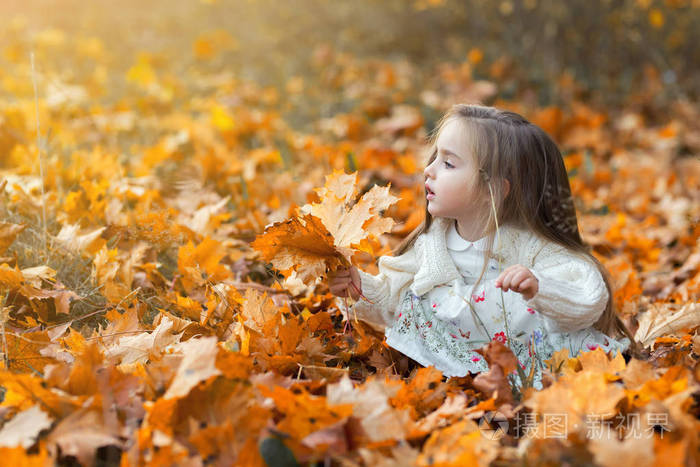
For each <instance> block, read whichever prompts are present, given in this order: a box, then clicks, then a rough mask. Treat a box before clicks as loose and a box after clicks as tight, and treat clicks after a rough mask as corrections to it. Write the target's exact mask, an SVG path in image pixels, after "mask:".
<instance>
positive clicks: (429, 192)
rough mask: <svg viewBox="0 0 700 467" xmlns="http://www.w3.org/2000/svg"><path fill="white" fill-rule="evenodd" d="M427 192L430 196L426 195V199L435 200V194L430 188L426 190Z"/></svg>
mask: <svg viewBox="0 0 700 467" xmlns="http://www.w3.org/2000/svg"><path fill="white" fill-rule="evenodd" d="M426 190H427V192H428V194H427V195H426V199H433V198H435V193H433V192H432V191H430V188H426Z"/></svg>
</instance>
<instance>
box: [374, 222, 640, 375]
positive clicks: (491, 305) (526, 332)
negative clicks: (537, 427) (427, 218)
mask: <svg viewBox="0 0 700 467" xmlns="http://www.w3.org/2000/svg"><path fill="white" fill-rule="evenodd" d="M455 234H456V230H455V229H452V231H450V232H448V234H447V245H448V251H449V252H450V255H451V256H452V257H453V259H454V260H455V265H456V266H458V269H459V270H460V273H462V276H463V277H462V278H459V279H455V280H454V281H452V282H451V283H448V284H442V285H440V286H437V287H434V288H433V289H432V290H430V291H428V292H426V293H425V294H423V295H422V296H418V295H416V294H415V293H414V291H413V290H412V289H409V290H408V291H407V293H406V294H405V295H404V296H403V299H402V301H401V303H400V306H399V309H398V314H397V315H396V316H397V319H396V321H395V322H394V323H393V324H392V325H391V326H388V327H387V328H386V338H387V344H388V345H390V346H391V347H393V348H395V349H397V350H399V351H400V352H402V353H404V354H405V355H408V356H409V357H411V358H413V359H414V360H416V361H417V362H418V363H420V364H422V365H424V366H429V365H433V366H435V367H436V368H437V369H439V370H441V371H442V372H443V374H445V375H446V376H465V375H466V374H467V373H469V372H471V373H480V372H483V371H488V364H487V363H486V361H485V360H484V358H483V357H482V356H481V355H480V354H478V353H477V352H475V351H474V349H478V348H480V347H482V346H483V345H485V344H487V343H488V342H489V341H491V340H499V341H501V342H502V343H503V344H505V345H507V346H509V347H510V348H511V350H512V351H513V353H514V354H515V356H516V357H517V359H518V361H519V363H520V367H521V369H522V370H523V371H524V374H525V375H529V374H530V372H531V370H532V371H533V376H534V379H533V383H534V387H535V388H537V389H541V388H542V383H541V377H542V373H541V370H542V368H544V367H546V363H545V362H544V361H545V360H547V359H550V358H551V357H552V356H553V354H554V352H556V351H559V350H561V349H564V348H567V349H569V356H570V357H574V356H576V355H578V353H579V352H581V351H587V350H594V349H596V348H597V347H600V348H602V349H603V351H605V352H609V351H611V350H614V351H620V352H622V351H623V350H625V349H626V348H627V347H628V346H629V340H628V339H627V338H625V339H623V340H621V341H617V340H615V339H613V338H611V337H609V336H607V335H605V334H604V333H602V332H600V331H598V330H596V329H594V328H592V327H590V328H586V329H582V330H578V331H573V332H558V331H556V329H557V327H556V323H553V322H552V321H551V320H550V319H549V318H547V317H545V316H543V315H541V314H539V313H538V311H537V310H535V309H533V308H531V307H529V306H528V305H527V304H526V303H525V300H524V299H523V298H522V295H521V294H519V293H517V292H513V291H508V292H503V291H502V290H501V289H500V288H497V287H496V286H495V285H494V284H495V281H496V278H497V277H498V276H499V275H500V272H501V269H503V268H499V265H498V263H497V262H495V260H493V259H492V260H490V261H491V262H490V263H489V264H488V267H487V270H486V272H485V273H484V277H483V278H482V280H481V283H480V284H479V286H478V287H477V288H476V289H475V291H474V293H471V291H472V287H473V285H474V284H475V283H476V279H477V278H478V275H476V274H477V273H478V272H479V271H480V270H481V264H482V262H483V250H481V249H480V247H483V240H484V239H481V240H480V241H477V242H468V241H467V240H464V239H462V238H461V237H460V236H459V235H458V234H457V235H455ZM477 264H478V265H479V267H478V269H477V268H475V267H474V266H476V265H477ZM614 353H615V352H613V354H614ZM533 367H534V370H533ZM513 378H514V382H515V384H516V385H518V386H521V385H522V384H523V382H522V381H521V378H520V376H519V375H518V372H516V373H515V374H514V375H513Z"/></svg>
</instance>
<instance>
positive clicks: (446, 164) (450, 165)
mask: <svg viewBox="0 0 700 467" xmlns="http://www.w3.org/2000/svg"><path fill="white" fill-rule="evenodd" d="M445 167H447V168H448V169H451V168H453V167H454V165H452V164H450V163H449V162H447V161H445Z"/></svg>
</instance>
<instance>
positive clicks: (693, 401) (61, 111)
mask: <svg viewBox="0 0 700 467" xmlns="http://www.w3.org/2000/svg"><path fill="white" fill-rule="evenodd" d="M10 27H11V29H12V34H9V35H8V36H7V37H6V39H7V38H11V39H12V40H8V41H6V42H5V43H4V44H3V50H2V54H3V55H2V59H1V60H2V64H3V65H2V67H1V68H0V88H1V90H0V92H1V93H2V96H3V98H2V99H1V100H0V299H1V300H2V301H1V302H0V326H1V329H0V331H1V333H0V334H1V335H0V338H1V339H2V342H1V346H2V349H1V350H2V355H3V360H2V369H1V370H0V388H1V389H0V394H1V398H2V402H0V419H1V423H2V425H1V427H0V455H1V456H2V459H3V462H4V463H5V464H6V465H55V464H59V465H76V464H81V465H86V466H87V465H153V466H161V465H192V466H198V465H259V466H263V465H266V463H267V465H294V464H295V463H301V464H314V463H325V465H345V466H354V465H368V464H371V465H377V466H395V465H470V464H481V465H489V464H492V465H504V464H518V463H528V464H540V463H542V464H552V465H554V464H560V463H565V462H566V463H576V464H580V463H595V464H598V465H617V464H619V462H620V459H621V458H624V459H630V460H629V462H630V463H634V464H635V465H638V466H640V467H641V466H646V465H653V464H655V463H661V462H663V463H664V464H668V465H697V464H698V462H699V461H700V456H699V455H698V452H699V450H700V435H699V433H700V419H699V417H700V384H699V383H700V362H699V361H698V360H699V358H700V335H699V334H698V326H699V325H700V306H698V301H699V298H700V248H699V243H698V238H699V237H700V225H699V224H698V219H699V217H700V201H699V200H700V161H699V160H698V154H700V111H699V110H698V106H697V103H693V102H689V101H686V100H682V99H679V100H675V101H672V102H668V103H667V105H665V107H664V108H665V111H664V114H663V115H662V116H658V115H657V116H654V115H650V114H649V109H650V108H651V107H650V105H651V104H650V103H651V102H653V98H654V95H655V94H656V93H657V92H658V90H659V88H660V87H662V86H663V84H662V82H661V78H660V76H659V73H658V72H657V71H656V70H654V69H653V68H649V69H648V70H647V72H646V80H645V81H644V82H640V83H638V86H637V87H636V88H635V89H636V92H635V94H634V95H632V96H630V98H629V99H628V105H626V106H625V107H623V108H617V109H599V108H592V107H591V106H589V105H588V104H587V103H586V101H585V99H583V98H581V97H580V93H579V92H578V84H577V83H576V82H575V81H574V80H573V78H572V77H571V76H569V75H563V76H561V77H559V78H558V80H557V83H556V86H557V87H558V89H560V92H561V94H562V95H563V96H566V98H565V99H563V100H562V102H561V104H560V105H557V106H546V107H542V106H539V105H538V104H537V99H535V98H534V96H533V95H532V94H528V93H523V94H520V95H518V96H517V98H512V99H504V98H503V97H502V96H501V93H500V91H501V89H502V88H503V86H504V82H505V81H506V80H507V76H508V74H509V71H508V68H507V67H508V65H507V63H508V62H507V61H504V60H500V59H495V60H493V61H492V62H491V63H486V61H485V59H484V58H483V57H482V55H481V54H480V52H479V51H478V50H477V49H475V50H473V51H472V53H470V54H469V55H468V56H467V57H466V58H465V60H464V61H461V62H454V61H450V62H444V63H440V64H438V65H436V66H435V67H434V68H431V69H421V68H419V67H416V66H414V65H413V64H411V63H410V62H407V61H400V62H390V61H383V60H379V59H365V58H362V57H357V56H353V55H349V54H346V53H341V52H339V51H337V50H335V49H334V48H333V47H332V46H330V45H327V44H326V45H319V46H318V47H317V48H316V49H314V50H309V51H308V63H309V70H308V73H309V76H310V77H311V78H309V77H305V76H293V77H290V78H289V80H288V81H287V83H286V85H285V86H284V88H282V89H278V88H274V87H271V86H265V85H262V84H259V83H257V82H255V81H253V80H246V79H244V78H242V77H240V76H238V75H236V74H234V73H229V72H226V71H225V69H224V70H223V71H222V69H217V68H212V67H207V63H209V62H210V61H212V60H215V59H216V57H217V54H219V53H222V51H224V50H227V48H235V47H237V46H236V41H235V38H234V37H233V36H232V35H231V34H229V33H226V32H221V31H214V32H207V33H203V34H202V35H201V36H200V37H199V38H198V39H197V40H196V41H194V42H193V44H192V49H191V50H188V51H186V53H181V54H177V53H172V54H169V55H166V54H162V55H157V54H149V53H146V52H142V53H138V54H133V56H129V60H130V64H129V66H128V67H126V69H125V70H124V71H123V72H117V71H116V70H118V69H119V68H118V67H117V66H116V65H115V63H116V61H117V60H116V58H115V55H113V54H112V53H111V51H110V50H109V49H107V48H105V46H104V44H103V42H102V41H101V39H100V36H99V31H96V32H94V35H88V36H86V35H84V34H82V33H80V32H71V31H68V30H62V29H57V28H54V29H45V30H41V31H38V32H36V33H33V34H29V30H30V25H27V24H26V23H23V22H22V21H21V20H17V21H13V22H12V23H11V25H10ZM170 33H171V34H175V32H173V31H170ZM30 53H33V54H30ZM183 56H187V57H188V60H191V63H194V64H199V65H200V66H189V67H182V66H179V64H180V61H181V60H185V58H183ZM132 59H133V60H132ZM59 64H60V66H59ZM477 69H478V70H480V71H479V73H478V76H479V78H477V73H476V70H477ZM305 102H314V103H323V102H326V103H328V105H329V108H332V109H336V110H334V111H332V112H331V114H330V115H325V116H323V117H319V118H318V119H315V120H314V121H311V122H308V125H307V126H306V127H304V128H300V127H299V126H298V125H292V124H290V123H289V122H288V120H287V119H286V117H285V115H288V114H289V113H293V112H294V111H295V109H297V108H299V107H301V106H303V105H304V103H305ZM338 102H344V103H346V105H345V106H339V105H337V103H338ZM456 102H482V103H488V104H490V105H496V106H498V107H503V108H509V109H513V110H516V111H518V112H520V113H522V114H523V115H525V116H526V117H527V118H529V119H530V120H531V121H533V122H535V123H537V124H538V125H540V126H542V127H543V128H544V129H545V130H546V131H548V132H549V133H550V134H551V135H552V136H553V137H554V138H555V139H556V141H557V142H558V143H559V144H560V146H561V148H562V150H563V153H564V155H565V162H566V166H567V168H568V170H569V174H570V181H571V185H572V189H573V193H574V196H575V202H576V206H577V209H578V212H579V215H580V217H579V224H580V228H581V231H582V235H583V238H584V240H585V241H586V242H588V243H589V244H590V245H591V246H592V247H593V252H594V254H595V255H596V257H597V258H599V259H600V260H601V261H602V262H603V264H604V265H605V266H606V267H607V268H608V269H609V271H610V272H611V274H612V277H613V279H614V282H615V284H614V285H615V297H614V298H615V303H616V306H617V308H618V312H619V314H620V316H621V318H622V319H623V320H624V321H625V323H627V325H628V326H629V327H630V329H631V330H632V332H633V333H635V338H636V340H637V341H638V342H639V343H640V345H641V346H642V347H643V349H644V352H643V354H641V355H636V356H630V355H625V357H626V358H625V357H623V356H622V355H618V356H616V357H614V358H612V357H610V356H607V355H605V354H604V353H603V352H602V351H600V350H595V351H591V352H586V353H583V354H581V355H579V356H578V357H577V358H569V356H568V355H567V353H566V351H562V352H561V353H559V354H557V355H556V356H555V357H554V358H553V359H552V360H551V361H550V365H551V372H550V374H549V375H548V377H547V378H546V384H545V386H546V387H545V388H544V389H542V390H541V391H535V390H533V389H531V388H530V389H524V390H522V391H511V390H510V388H509V386H508V382H507V380H506V377H505V375H507V374H508V373H509V371H508V370H509V369H510V360H509V358H508V350H507V349H506V348H505V347H504V346H503V345H500V344H498V343H496V342H494V343H492V344H491V345H489V346H488V347H486V348H485V349H484V350H483V352H484V354H485V357H486V358H487V360H488V361H489V363H490V364H492V365H491V368H492V371H491V372H490V373H489V374H487V375H486V377H485V378H484V379H483V380H481V381H480V382H477V381H474V380H472V379H471V378H469V377H466V378H451V379H449V380H446V379H445V378H443V377H442V375H441V374H440V372H439V371H437V370H435V369H433V368H414V367H412V366H411V365H410V363H409V362H408V361H407V360H406V359H405V358H403V357H402V356H401V355H399V354H397V353H396V352H393V351H391V350H390V349H389V348H387V347H386V345H384V344H383V339H382V337H383V336H381V335H378V334H377V333H376V332H374V331H372V330H371V329H370V328H368V327H366V326H364V325H363V324H362V323H361V322H350V323H348V322H346V321H345V320H344V318H343V317H342V315H341V314H340V313H339V311H338V306H339V303H338V299H336V298H334V297H333V296H332V295H331V294H329V293H328V289H327V286H326V285H325V284H324V282H323V280H319V281H317V283H315V284H313V285H312V286H309V287H307V286H305V285H304V284H302V283H300V282H299V281H294V280H290V279H289V278H285V277H283V276H282V275H280V274H279V273H278V272H277V271H275V270H273V269H272V268H271V267H270V265H269V264H266V263H265V262H264V261H261V259H260V255H259V254H258V252H256V251H255V250H254V249H253V248H251V242H252V241H253V240H254V239H255V237H256V236H257V235H259V234H261V233H262V232H263V231H264V229H265V227H266V226H268V225H270V224H272V223H274V222H279V221H283V220H285V219H288V218H290V217H291V216H292V215H293V214H294V212H295V211H296V209H297V208H299V207H301V206H303V205H305V204H307V203H313V202H317V201H318V195H317V193H316V192H315V191H314V189H316V188H320V187H322V186H323V185H324V180H325V177H326V176H327V175H329V174H330V173H332V172H333V171H336V170H338V171H345V172H347V173H351V172H357V174H358V179H359V183H360V185H361V191H362V192H366V191H368V190H370V189H371V188H372V187H373V186H375V185H381V186H386V185H388V184H389V183H390V184H391V192H392V194H393V195H395V196H397V197H399V198H400V200H399V201H398V202H397V203H396V204H394V205H392V206H391V207H390V208H388V209H387V210H386V212H385V213H384V216H385V217H389V218H393V219H394V220H395V222H396V223H395V224H394V226H393V228H392V230H391V232H390V233H388V234H386V235H383V236H381V237H379V238H372V239H371V240H369V241H366V242H364V243H363V249H364V250H365V252H360V253H358V254H356V255H355V256H354V257H353V259H354V260H355V261H356V262H357V264H358V265H360V266H361V267H362V268H363V269H365V270H367V271H369V272H376V265H375V261H374V260H375V259H376V258H377V257H378V256H380V255H383V254H389V253H390V251H391V250H392V248H393V247H394V246H395V245H396V244H398V242H399V241H400V240H401V239H402V238H403V237H404V236H405V235H406V234H408V233H409V232H410V231H411V230H412V229H413V228H414V227H416V226H417V225H418V224H419V223H420V222H421V220H422V218H421V216H422V212H423V206H424V204H423V203H424V200H423V195H424V194H423V186H422V183H421V181H422V164H423V162H424V160H425V145H424V141H425V136H426V132H427V131H428V130H429V129H430V128H431V125H432V124H434V122H435V119H436V118H437V117H438V116H439V115H440V114H442V112H444V111H445V110H446V109H447V108H448V107H449V106H450V105H451V104H453V103H456ZM495 370H498V371H495ZM494 414H499V416H503V417H505V419H504V420H495V419H494V417H493V415H494ZM555 415H556V416H557V418H556V420H555V421H556V422H557V423H556V424H555V425H551V424H550V422H552V421H553V420H554V419H553V418H552V417H553V416H555ZM489 420H491V421H492V422H491V423H490V424H489V423H488V421H489ZM499 422H500V423H499ZM504 425H505V428H504ZM499 426H500V427H501V428H502V430H500V431H499V430H495V428H497V427H499Z"/></svg>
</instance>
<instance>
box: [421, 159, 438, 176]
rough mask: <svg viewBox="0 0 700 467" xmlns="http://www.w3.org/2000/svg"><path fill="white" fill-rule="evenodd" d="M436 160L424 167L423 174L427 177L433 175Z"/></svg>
mask: <svg viewBox="0 0 700 467" xmlns="http://www.w3.org/2000/svg"><path fill="white" fill-rule="evenodd" d="M434 162H435V161H433V162H431V163H430V164H428V165H427V166H426V168H425V169H423V175H425V176H426V177H430V178H432V177H433V163H434Z"/></svg>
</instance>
